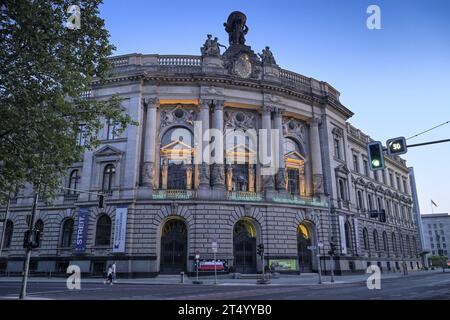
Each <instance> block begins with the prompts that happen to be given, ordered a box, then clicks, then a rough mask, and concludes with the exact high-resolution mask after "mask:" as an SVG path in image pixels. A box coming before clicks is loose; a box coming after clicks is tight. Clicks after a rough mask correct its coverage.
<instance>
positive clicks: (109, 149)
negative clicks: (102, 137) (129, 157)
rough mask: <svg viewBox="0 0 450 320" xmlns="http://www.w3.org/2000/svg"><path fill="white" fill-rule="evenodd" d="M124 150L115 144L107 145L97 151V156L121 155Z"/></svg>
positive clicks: (95, 154)
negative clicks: (114, 145)
mask: <svg viewBox="0 0 450 320" xmlns="http://www.w3.org/2000/svg"><path fill="white" fill-rule="evenodd" d="M123 154H124V152H123V151H122V150H119V149H117V148H115V147H113V146H110V145H106V146H103V147H101V148H100V149H98V150H97V151H95V153H94V156H95V157H109V156H121V155H123Z"/></svg>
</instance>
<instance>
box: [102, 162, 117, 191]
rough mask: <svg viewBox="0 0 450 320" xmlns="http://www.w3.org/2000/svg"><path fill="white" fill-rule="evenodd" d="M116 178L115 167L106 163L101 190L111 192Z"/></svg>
mask: <svg viewBox="0 0 450 320" xmlns="http://www.w3.org/2000/svg"><path fill="white" fill-rule="evenodd" d="M115 179H116V167H114V165H112V164H108V165H106V167H105V170H104V171H103V187H102V190H103V191H105V192H111V190H112V188H113V187H114V185H115Z"/></svg>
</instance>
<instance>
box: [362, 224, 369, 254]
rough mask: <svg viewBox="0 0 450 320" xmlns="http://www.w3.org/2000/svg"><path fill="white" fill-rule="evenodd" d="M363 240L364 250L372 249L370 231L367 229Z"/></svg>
mask: <svg viewBox="0 0 450 320" xmlns="http://www.w3.org/2000/svg"><path fill="white" fill-rule="evenodd" d="M363 241H364V250H367V251H369V250H370V243H369V233H368V232H367V229H366V228H364V229H363Z"/></svg>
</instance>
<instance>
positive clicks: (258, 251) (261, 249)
mask: <svg viewBox="0 0 450 320" xmlns="http://www.w3.org/2000/svg"><path fill="white" fill-rule="evenodd" d="M256 254H257V255H258V256H261V258H262V256H263V255H264V245H263V244H262V243H261V244H258V248H257V249H256Z"/></svg>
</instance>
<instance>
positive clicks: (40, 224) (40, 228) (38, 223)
mask: <svg viewBox="0 0 450 320" xmlns="http://www.w3.org/2000/svg"><path fill="white" fill-rule="evenodd" d="M34 228H35V229H36V230H38V231H40V232H41V241H40V242H39V246H40V245H41V243H42V234H43V233H44V221H42V220H41V219H39V220H38V221H36V223H35V224H34Z"/></svg>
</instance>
